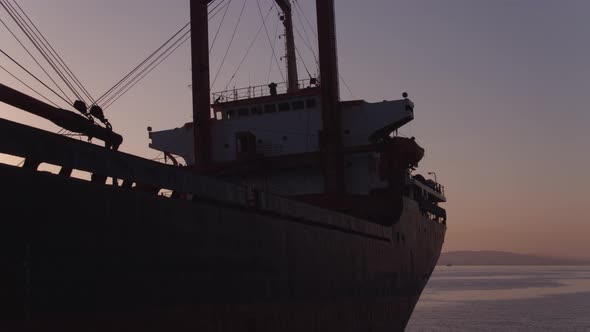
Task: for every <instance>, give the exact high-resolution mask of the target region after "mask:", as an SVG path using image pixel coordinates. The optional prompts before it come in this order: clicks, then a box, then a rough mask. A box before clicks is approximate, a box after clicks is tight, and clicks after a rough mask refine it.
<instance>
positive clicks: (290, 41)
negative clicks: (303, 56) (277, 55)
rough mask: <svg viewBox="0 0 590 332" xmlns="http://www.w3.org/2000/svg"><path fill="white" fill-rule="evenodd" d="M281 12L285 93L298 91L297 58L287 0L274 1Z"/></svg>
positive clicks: (291, 16) (291, 15) (289, 5)
mask: <svg viewBox="0 0 590 332" xmlns="http://www.w3.org/2000/svg"><path fill="white" fill-rule="evenodd" d="M275 2H276V3H277V5H278V6H279V7H280V8H281V10H282V11H283V16H282V20H283V25H284V26H285V39H286V41H285V43H286V50H287V51H286V55H285V56H286V58H287V84H288V86H287V92H295V91H297V90H299V78H298V77H297V57H296V56H295V37H294V35H293V14H292V11H291V2H290V1H289V0H275Z"/></svg>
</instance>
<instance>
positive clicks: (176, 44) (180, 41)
mask: <svg viewBox="0 0 590 332" xmlns="http://www.w3.org/2000/svg"><path fill="white" fill-rule="evenodd" d="M189 39H190V31H187V32H186V33H185V34H184V35H183V36H182V37H180V39H178V40H177V41H176V42H174V43H173V44H172V45H171V46H170V47H168V49H166V50H165V51H164V53H162V54H161V55H160V56H158V58H156V59H155V60H154V61H152V62H151V63H150V65H148V67H146V68H144V69H143V70H142V71H141V72H140V73H139V74H137V75H136V76H135V78H134V79H133V80H131V81H130V82H133V81H135V82H134V83H133V84H131V85H129V84H130V82H129V83H127V84H126V86H125V87H126V88H125V87H123V88H122V89H125V90H124V91H122V92H121V93H119V94H118V96H117V97H116V98H114V99H113V98H110V100H108V101H106V102H105V107H104V109H107V108H108V107H110V106H111V105H112V104H113V103H114V102H116V101H117V100H119V98H121V97H122V96H123V95H124V94H126V93H127V91H129V90H130V89H131V88H133V87H134V86H135V85H137V83H139V82H140V81H141V80H142V79H143V78H144V77H145V76H147V75H148V74H149V73H151V72H152V71H153V70H154V69H156V68H157V67H158V65H159V64H160V63H162V62H163V61H164V60H166V59H167V58H168V57H169V56H170V55H172V54H173V53H174V52H175V51H176V50H177V49H178V48H179V47H180V46H182V45H184V43H186V42H187V41H188V40H189ZM172 48H173V49H172ZM170 49H172V51H170V52H169V53H168V54H167V55H166V56H164V54H166V53H167V52H168V51H169V50H170ZM156 61H157V63H156ZM154 63H156V64H155V65H153V64H154ZM150 67H151V68H150ZM148 68H149V70H148ZM146 71H147V72H146ZM137 77H139V78H137Z"/></svg>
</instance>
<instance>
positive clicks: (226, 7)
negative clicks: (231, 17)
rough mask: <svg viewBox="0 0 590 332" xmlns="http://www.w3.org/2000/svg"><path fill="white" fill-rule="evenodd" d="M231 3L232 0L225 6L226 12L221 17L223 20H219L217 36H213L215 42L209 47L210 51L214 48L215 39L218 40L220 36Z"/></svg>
mask: <svg viewBox="0 0 590 332" xmlns="http://www.w3.org/2000/svg"><path fill="white" fill-rule="evenodd" d="M230 4H231V0H229V2H228V3H227V6H225V12H223V17H221V22H219V26H218V27H217V31H216V32H215V37H213V42H211V46H210V47H209V53H211V50H212V49H213V45H215V41H217V36H219V30H221V26H222V25H223V21H224V20H225V15H226V14H227V10H228V9H229V5H230Z"/></svg>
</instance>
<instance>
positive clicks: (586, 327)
mask: <svg viewBox="0 0 590 332" xmlns="http://www.w3.org/2000/svg"><path fill="white" fill-rule="evenodd" d="M406 331H409V332H413V331H589V332H590V266H451V267H447V266H438V267H437V268H436V269H435V270H434V273H433V274H432V277H431V278H430V281H429V282H428V285H427V286H426V289H425V290H424V292H423V293H422V296H421V297H420V301H418V305H417V306H416V309H415V310H414V313H413V315H412V318H411V319H410V322H409V324H408V328H407V329H406Z"/></svg>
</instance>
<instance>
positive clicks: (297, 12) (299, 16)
mask: <svg viewBox="0 0 590 332" xmlns="http://www.w3.org/2000/svg"><path fill="white" fill-rule="evenodd" d="M295 13H296V14H297V20H298V21H299V24H301V28H303V34H304V35H305V38H303V36H302V35H301V33H300V32H299V30H298V29H297V27H295V25H293V28H294V29H295V31H296V32H297V34H298V35H299V38H301V40H302V41H303V43H304V44H305V46H307V48H308V49H309V50H310V51H311V53H312V54H313V59H314V60H315V62H316V65H318V66H319V61H318V57H317V56H316V53H315V51H314V49H313V47H311V45H312V43H311V40H310V38H309V35H308V34H307V29H306V28H305V24H303V21H302V20H301V16H303V14H300V13H299V9H297V6H295Z"/></svg>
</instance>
